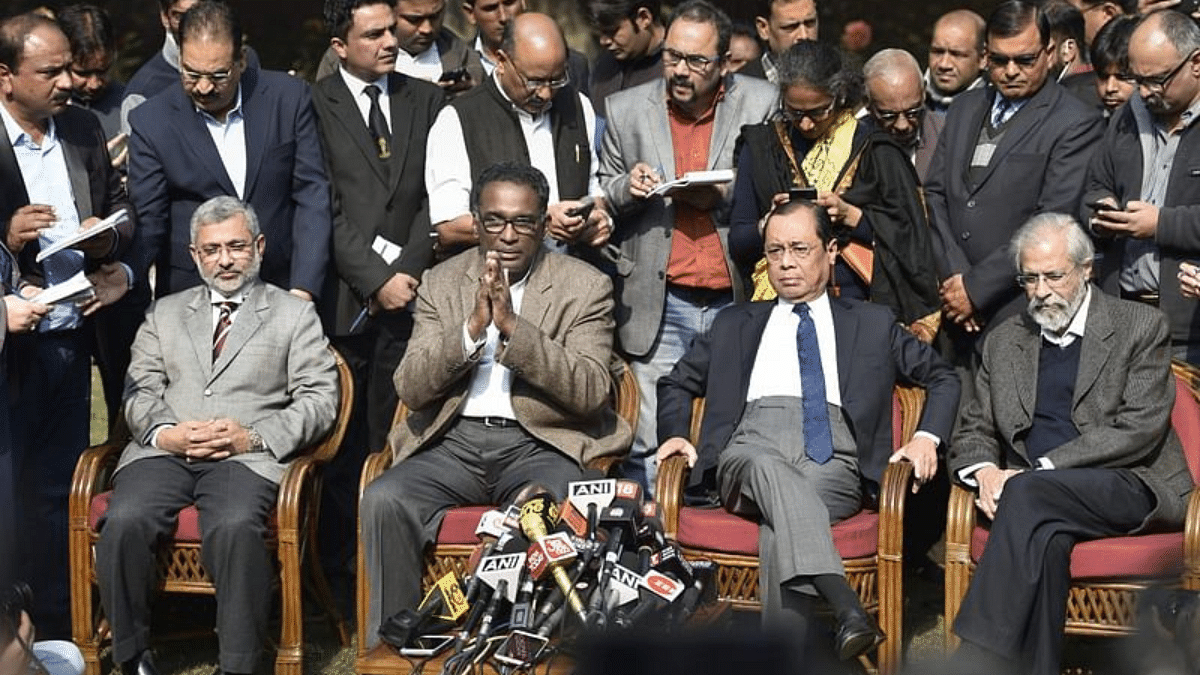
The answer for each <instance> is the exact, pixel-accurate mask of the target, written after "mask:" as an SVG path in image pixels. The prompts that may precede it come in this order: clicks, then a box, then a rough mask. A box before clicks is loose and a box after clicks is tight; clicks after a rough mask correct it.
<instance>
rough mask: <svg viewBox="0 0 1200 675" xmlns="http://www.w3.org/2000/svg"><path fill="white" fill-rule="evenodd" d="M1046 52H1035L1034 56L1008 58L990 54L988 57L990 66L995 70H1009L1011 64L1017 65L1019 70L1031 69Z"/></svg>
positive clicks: (1002, 55) (1020, 55) (1022, 55)
mask: <svg viewBox="0 0 1200 675" xmlns="http://www.w3.org/2000/svg"><path fill="white" fill-rule="evenodd" d="M1044 53H1045V52H1033V53H1032V54H1017V55H1016V56H1007V55H1005V54H994V53H991V52H989V53H988V55H987V60H988V65H989V66H991V67H993V68H1007V67H1008V64H1009V63H1015V64H1017V67H1018V68H1021V69H1025V68H1030V67H1032V66H1033V64H1035V63H1037V61H1038V59H1039V58H1041V56H1042V54H1044Z"/></svg>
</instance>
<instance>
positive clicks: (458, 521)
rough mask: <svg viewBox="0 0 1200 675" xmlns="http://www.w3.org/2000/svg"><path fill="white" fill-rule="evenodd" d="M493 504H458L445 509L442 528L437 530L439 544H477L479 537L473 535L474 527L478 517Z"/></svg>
mask: <svg viewBox="0 0 1200 675" xmlns="http://www.w3.org/2000/svg"><path fill="white" fill-rule="evenodd" d="M494 508H496V507H494V506H459V507H457V508H453V509H450V510H449V511H446V516H445V517H444V518H442V528H441V529H440V530H438V537H437V543H439V544H478V543H479V537H476V536H475V528H476V527H477V526H478V525H479V518H480V516H482V515H483V514H484V513H485V512H487V511H488V510H490V509H494Z"/></svg>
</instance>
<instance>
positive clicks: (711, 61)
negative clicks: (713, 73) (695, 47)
mask: <svg viewBox="0 0 1200 675" xmlns="http://www.w3.org/2000/svg"><path fill="white" fill-rule="evenodd" d="M680 61H685V62H687V67H688V70H691V71H692V72H693V73H706V72H708V69H709V68H712V67H713V66H714V65H716V64H717V63H720V62H721V57H720V56H701V55H699V54H684V53H683V52H681V51H679V50H678V49H671V48H670V47H664V48H663V50H662V62H663V65H664V66H666V67H668V68H674V67H675V66H677V65H679V62H680Z"/></svg>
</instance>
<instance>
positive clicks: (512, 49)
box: [500, 12, 567, 65]
mask: <svg viewBox="0 0 1200 675" xmlns="http://www.w3.org/2000/svg"><path fill="white" fill-rule="evenodd" d="M500 48H501V49H503V50H504V51H505V53H507V54H509V55H510V56H514V57H516V59H517V60H518V61H521V62H522V63H524V62H525V60H526V57H528V58H530V59H538V60H548V61H550V60H552V61H560V62H561V63H562V64H564V65H565V64H566V62H567V40H566V38H565V37H563V32H562V29H561V28H559V26H558V22H556V21H555V20H554V19H552V18H550V17H549V16H546V15H545V14H540V13H538V12H526V13H524V14H521V15H519V16H517V17H516V18H515V19H513V20H512V21H511V22H510V23H509V24H508V26H506V27H505V29H504V39H503V41H502V42H501V44H500Z"/></svg>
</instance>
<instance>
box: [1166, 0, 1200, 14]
mask: <svg viewBox="0 0 1200 675" xmlns="http://www.w3.org/2000/svg"><path fill="white" fill-rule="evenodd" d="M1171 9H1173V10H1176V11H1178V12H1183V13H1184V14H1193V13H1195V11H1196V10H1197V9H1200V0H1179V4H1178V5H1175V6H1174V7H1172V8H1171Z"/></svg>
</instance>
